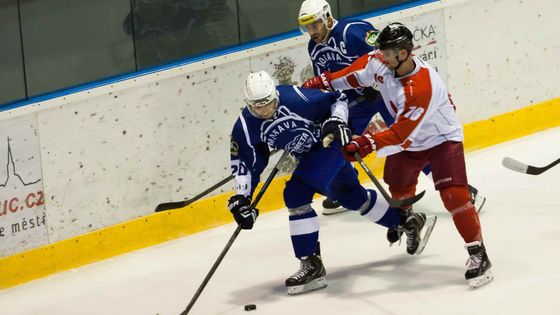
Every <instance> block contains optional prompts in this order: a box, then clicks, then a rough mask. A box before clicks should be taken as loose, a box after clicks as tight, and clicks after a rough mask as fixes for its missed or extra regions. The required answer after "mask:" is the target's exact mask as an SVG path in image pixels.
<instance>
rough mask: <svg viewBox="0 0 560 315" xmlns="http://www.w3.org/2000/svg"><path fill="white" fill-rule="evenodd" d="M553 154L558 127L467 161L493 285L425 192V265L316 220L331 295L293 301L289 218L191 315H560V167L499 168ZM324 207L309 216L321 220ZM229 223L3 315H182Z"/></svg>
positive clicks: (99, 268)
mask: <svg viewBox="0 0 560 315" xmlns="http://www.w3.org/2000/svg"><path fill="white" fill-rule="evenodd" d="M559 154H560V128H554V129H549V130H547V131H544V132H541V133H536V134H533V135H530V136H527V137H524V138H521V139H517V140H514V141H511V142H507V143H503V144H500V145H496V146H493V147H490V148H487V149H483V150H479V151H475V152H472V153H469V154H468V155H467V168H468V172H469V180H470V182H471V184H473V185H474V186H476V187H477V188H479V190H480V192H481V193H482V194H484V195H485V196H486V197H487V202H486V205H485V206H484V209H483V210H482V212H481V222H482V228H483V234H484V238H485V243H486V247H487V250H488V253H489V256H490V259H491V261H492V263H493V269H492V270H493V274H494V281H493V282H491V283H490V284H488V285H486V286H484V287H481V288H478V289H471V288H469V287H468V286H467V284H466V282H465V280H464V278H463V273H464V264H465V261H466V259H467V253H466V250H465V249H464V248H463V241H462V239H461V238H460V236H459V234H458V233H457V232H456V230H455V227H454V225H453V222H452V220H451V217H450V215H449V214H448V213H447V212H446V211H445V210H444V208H443V206H442V204H441V202H440V200H439V197H438V195H437V194H436V193H435V192H434V190H433V188H432V186H431V184H430V182H429V181H428V180H427V179H426V178H425V177H422V178H421V179H420V186H421V188H422V189H426V190H427V193H426V196H425V197H424V199H422V200H421V201H420V202H419V203H418V204H417V206H416V207H415V209H416V211H425V212H427V213H429V214H435V215H438V217H439V220H438V223H437V224H436V226H435V229H434V231H433V234H432V237H431V239H430V242H429V243H428V245H427V247H426V249H425V251H424V253H423V254H422V255H420V256H409V255H407V254H406V248H405V244H404V243H403V244H402V245H401V246H393V247H389V246H388V243H387V241H386V240H385V232H386V229H384V228H382V227H381V226H378V225H375V224H373V223H371V222H369V221H366V220H365V219H363V218H362V217H360V216H359V215H358V214H356V213H344V214H339V215H332V216H323V215H319V216H320V222H321V232H320V240H321V247H322V256H323V261H324V264H325V267H326V269H327V281H328V287H327V288H325V289H323V290H319V291H314V292H309V293H306V294H303V295H299V296H288V295H287V294H286V290H285V287H284V280H285V278H287V277H288V276H290V275H291V274H292V273H294V272H296V271H297V270H298V268H299V262H298V261H297V260H296V259H295V258H294V257H293V254H292V249H291V243H290V239H289V230H288V221H287V214H286V210H285V209H284V210H280V211H275V212H272V213H268V214H264V215H262V216H261V217H259V220H258V221H257V224H256V226H255V228H254V229H253V230H251V231H242V232H241V234H240V235H239V237H238V238H237V240H236V241H235V243H234V244H233V246H232V248H231V250H230V251H229V253H228V254H227V255H226V257H225V258H224V260H223V262H222V264H221V265H220V266H219V268H218V269H217V271H216V273H215V274H214V276H213V277H212V279H211V280H210V282H209V283H208V285H207V286H206V288H205V289H204V291H203V292H202V294H201V295H200V297H199V299H198V301H197V302H196V304H195V305H194V307H193V308H192V310H191V312H190V313H189V314H246V311H245V310H244V307H243V306H244V305H245V304H256V306H257V309H256V310H254V311H251V312H250V313H251V314H379V315H381V314H390V315H412V314H414V315H423V314H426V315H428V314H429V315H434V314H469V315H471V314H493V315H498V314H508V315H513V314H539V315H545V314H559V312H560V298H558V293H559V292H560V268H558V264H559V258H560V254H558V249H559V245H558V244H559V242H560V223H559V222H560V199H559V196H560V188H559V186H558V180H557V179H558V178H559V177H560V166H558V167H556V168H552V169H550V170H548V171H546V172H544V173H542V174H541V175H537V176H532V175H526V174H521V173H516V172H513V171H511V170H508V169H506V168H504V167H503V166H502V165H501V160H502V158H503V157H505V156H509V157H512V158H515V159H517V160H520V161H523V162H525V163H527V164H531V165H535V166H544V165H547V164H549V163H550V162H552V161H554V160H556V159H557V158H558V157H559ZM321 200H322V199H320V200H317V201H316V202H315V208H316V209H320V201H321ZM235 227H236V226H235V225H234V224H229V225H226V226H222V227H220V228H216V229H212V230H208V231H205V232H203V233H199V234H196V235H192V236H188V237H184V238H181V239H178V240H175V241H171V242H168V243H165V244H161V245H158V246H154V247H151V248H148V249H143V250H139V251H136V252H132V253H128V254H125V255H121V256H118V257H114V258H112V259H108V260H105V261H102V262H99V263H95V264H91V265H88V266H84V267H82V268H78V269H75V270H70V271H67V272H63V273H59V274H56V275H53V276H50V277H48V278H44V279H40V280H36V281H33V282H30V283H27V284H24V285H20V286H17V287H14V288H10V289H7V290H3V291H0V314H1V315H24V314H25V315H31V314H38V315H39V314H40V315H67V314H68V315H70V314H71V315H85V314H96V315H100V314H135V315H140V314H150V315H155V314H160V315H164V314H165V315H167V314H179V313H181V311H183V310H184V309H185V307H186V306H187V304H188V303H189V301H190V299H191V297H192V296H193V295H194V293H195V291H196V290H197V288H198V286H199V285H200V284H201V282H202V280H203V278H204V277H205V275H206V274H207V273H208V271H209V270H210V268H211V266H212V264H213V263H214V262H215V260H216V258H217V257H218V255H219V253H220V252H221V250H222V249H223V248H224V246H225V245H226V243H227V241H228V239H229V238H230V236H231V235H232V233H233V231H234V230H235Z"/></svg>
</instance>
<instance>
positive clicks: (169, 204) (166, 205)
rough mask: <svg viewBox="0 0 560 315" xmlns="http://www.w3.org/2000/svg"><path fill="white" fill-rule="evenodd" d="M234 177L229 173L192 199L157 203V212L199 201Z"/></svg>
mask: <svg viewBox="0 0 560 315" xmlns="http://www.w3.org/2000/svg"><path fill="white" fill-rule="evenodd" d="M232 179H233V175H229V176H228V177H226V178H224V179H222V180H221V181H219V182H218V183H216V184H215V185H213V186H212V187H210V188H208V189H206V190H205V191H203V192H201V193H200V194H198V195H196V196H194V197H192V198H191V199H187V200H183V201H173V202H164V203H160V204H159V205H157V207H156V210H155V212H161V211H166V210H173V209H180V208H184V207H186V206H188V205H190V204H191V203H193V202H195V201H197V200H198V199H200V198H202V197H204V196H206V195H207V194H209V193H211V192H212V191H214V190H216V188H218V187H220V186H222V185H224V184H225V183H227V182H229V181H230V180H232Z"/></svg>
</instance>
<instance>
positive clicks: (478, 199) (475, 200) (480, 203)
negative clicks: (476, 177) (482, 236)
mask: <svg viewBox="0 0 560 315" xmlns="http://www.w3.org/2000/svg"><path fill="white" fill-rule="evenodd" d="M469 193H470V194H471V202H472V204H473V205H474V207H475V209H476V211H477V212H478V213H480V211H482V207H484V203H485V202H486V197H484V196H482V195H481V194H479V193H478V189H476V188H475V187H473V186H471V185H469Z"/></svg>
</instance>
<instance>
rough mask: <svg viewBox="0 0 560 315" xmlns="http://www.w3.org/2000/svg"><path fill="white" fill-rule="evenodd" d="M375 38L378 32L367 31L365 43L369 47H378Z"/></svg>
mask: <svg viewBox="0 0 560 315" xmlns="http://www.w3.org/2000/svg"><path fill="white" fill-rule="evenodd" d="M377 37H379V31H368V32H367V33H366V38H365V40H366V43H367V44H368V45H370V46H373V47H375V46H379V44H378V43H377Z"/></svg>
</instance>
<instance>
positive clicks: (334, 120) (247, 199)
mask: <svg viewBox="0 0 560 315" xmlns="http://www.w3.org/2000/svg"><path fill="white" fill-rule="evenodd" d="M244 92H245V102H246V104H247V106H246V108H245V109H243V111H242V112H241V114H240V116H239V118H238V119H237V121H236V122H235V124H234V127H233V130H232V134H231V141H232V143H231V154H230V156H231V168H232V174H233V175H234V178H235V195H234V196H232V197H231V198H230V199H229V201H228V207H229V209H230V211H231V213H232V215H233V217H234V218H235V220H236V222H237V223H238V224H239V225H240V226H241V228H243V229H251V228H252V227H253V225H254V224H255V222H256V220H257V217H258V214H259V212H258V210H257V209H253V208H251V207H250V205H251V198H252V195H253V193H254V190H255V187H256V186H257V184H258V182H259V178H260V175H261V174H262V172H263V170H264V169H265V168H266V166H267V164H268V157H269V153H270V149H278V150H287V151H289V152H290V153H291V154H292V155H294V156H295V157H296V158H297V159H298V161H299V163H298V165H297V167H296V168H295V170H294V171H293V173H292V176H291V178H290V179H289V180H288V181H287V182H286V187H285V188H284V194H283V197H284V202H285V204H286V207H287V208H288V212H289V226H290V236H291V241H292V247H293V250H294V254H295V256H296V257H297V258H298V259H299V260H300V269H299V270H298V271H297V272H296V273H294V274H293V275H292V276H291V277H289V278H288V279H286V283H285V284H286V287H287V290H288V293H289V294H299V293H303V292H306V291H310V290H316V289H321V288H324V287H326V286H327V281H326V279H325V276H326V271H325V268H324V266H323V262H322V260H321V256H320V249H319V220H318V217H317V214H316V212H315V210H314V209H313V208H312V207H311V203H312V201H313V196H314V194H315V193H320V194H323V195H326V196H328V197H331V198H334V199H336V200H338V201H339V202H340V203H341V204H342V205H343V206H344V207H346V208H347V209H350V210H354V211H356V212H358V213H359V214H360V215H361V216H363V217H365V218H366V219H369V220H370V221H372V222H375V223H377V224H380V225H383V226H385V227H402V228H403V230H404V231H405V233H406V235H407V239H408V242H407V246H408V248H407V249H408V251H409V253H410V254H415V253H416V251H417V250H418V248H419V247H420V245H421V242H423V243H422V247H420V248H423V245H425V242H426V241H427V239H421V227H422V225H423V224H422V222H423V220H424V218H425V215H424V214H421V213H415V214H414V215H411V216H408V217H404V216H402V214H401V213H400V212H399V211H397V210H396V209H395V208H390V207H389V205H388V203H387V201H386V200H385V199H384V198H383V197H382V196H381V195H378V194H377V192H376V191H374V190H368V189H365V188H364V187H363V186H362V185H361V184H360V182H359V180H358V177H357V175H356V172H355V171H354V169H353V168H352V166H351V164H350V163H349V162H347V161H345V160H344V158H343V155H342V152H341V150H340V149H341V146H342V145H344V144H346V143H348V142H349V141H350V140H351V139H350V137H351V132H350V130H349V129H348V126H347V124H346V120H347V118H348V103H347V100H346V95H345V94H344V93H341V92H326V91H320V90H316V89H305V88H300V87H298V86H292V85H279V86H275V83H274V81H273V80H272V78H271V77H270V75H269V74H268V73H266V72H264V71H260V72H256V73H251V74H249V76H248V77H247V80H246V84H245V87H244ZM329 134H332V135H334V142H333V143H332V144H331V146H330V147H326V148H325V147H323V145H322V139H323V138H324V137H325V135H329Z"/></svg>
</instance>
